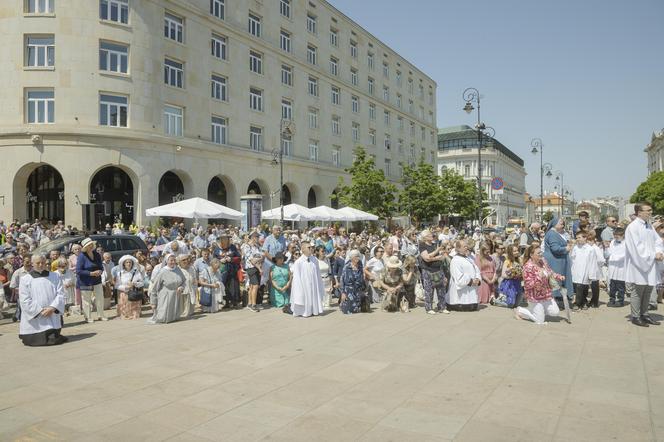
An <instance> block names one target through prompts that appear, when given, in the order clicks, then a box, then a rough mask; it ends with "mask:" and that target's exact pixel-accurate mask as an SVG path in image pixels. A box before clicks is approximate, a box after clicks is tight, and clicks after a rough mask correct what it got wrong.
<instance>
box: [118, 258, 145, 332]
mask: <svg viewBox="0 0 664 442" xmlns="http://www.w3.org/2000/svg"><path fill="white" fill-rule="evenodd" d="M118 265H119V266H120V270H119V271H118V272H117V273H116V275H115V278H114V279H113V281H114V288H115V290H116V291H117V296H118V300H117V304H116V308H117V311H118V318H120V319H138V318H140V316H141V305H142V304H143V281H144V280H143V274H142V273H141V272H140V271H139V269H138V260H137V259H136V258H134V257H133V256H131V255H124V256H122V257H121V258H120V260H119V261H118ZM139 295H140V298H139Z"/></svg>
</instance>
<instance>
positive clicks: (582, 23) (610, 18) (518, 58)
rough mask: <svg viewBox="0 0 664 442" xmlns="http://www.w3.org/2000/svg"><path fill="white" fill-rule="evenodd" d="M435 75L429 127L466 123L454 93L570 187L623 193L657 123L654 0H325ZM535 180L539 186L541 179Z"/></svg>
mask: <svg viewBox="0 0 664 442" xmlns="http://www.w3.org/2000/svg"><path fill="white" fill-rule="evenodd" d="M330 1H331V3H332V4H333V5H334V6H335V7H336V8H337V9H339V10H340V11H341V12H343V13H344V14H346V15H347V16H349V17H350V18H351V19H353V20H355V21H356V22H357V23H359V24H360V25H361V26H362V27H364V28H365V29H367V30H368V31H369V32H371V33H372V34H373V35H375V36H376V37H377V38H379V39H380V40H382V41H383V42H384V43H386V44H387V45H388V46H390V47H391V48H393V49H394V50H396V51H397V52H398V53H399V54H400V55H402V56H404V57H405V58H406V59H407V60H409V61H410V62H411V63H413V64H415V65H416V66H417V67H418V68H419V69H421V70H422V71H423V72H425V73H426V74H427V75H429V76H430V77H431V78H433V79H434V80H435V81H436V83H437V84H438V96H437V98H438V106H437V112H438V127H445V126H454V125H458V124H469V125H471V126H472V125H473V122H474V120H475V119H476V118H477V116H476V115H474V114H471V116H468V115H466V113H465V112H463V111H462V110H461V108H462V107H463V105H464V103H463V101H462V98H461V94H462V92H463V90H464V89H465V88H466V87H475V88H477V89H479V90H480V92H481V94H482V120H484V121H485V123H486V124H487V125H490V126H492V127H494V128H495V130H496V138H497V139H498V140H500V141H501V142H502V143H503V144H505V145H506V146H507V147H509V148H510V149H512V150H513V151H514V152H515V153H516V154H517V155H519V156H521V157H522V158H523V159H524V161H525V162H526V172H527V173H528V176H527V177H526V188H527V190H528V191H529V192H531V193H533V194H535V195H538V194H539V156H537V157H535V156H534V155H532V154H531V153H530V149H531V148H530V140H531V139H532V138H533V137H539V138H541V139H542V140H543V142H544V161H545V162H550V163H552V164H553V166H554V168H555V170H561V171H563V173H564V174H565V185H566V186H567V185H568V184H569V186H570V187H571V188H572V189H573V190H574V192H575V196H576V198H577V199H579V198H592V197H595V196H606V195H623V196H629V195H631V193H632V192H633V191H634V190H635V189H636V186H637V185H638V184H639V183H640V182H641V181H643V180H644V179H645V177H646V174H647V160H646V154H645V153H644V152H643V149H644V148H645V146H646V144H647V143H648V142H649V141H650V136H651V134H652V132H653V131H659V130H661V129H662V128H664V0H555V1H544V0H500V1H499V0H474V1H471V0H411V1H405V2H404V1H402V0H330ZM553 185H554V182H553V181H552V180H548V181H547V180H546V178H545V182H544V187H545V190H546V189H552V188H553Z"/></svg>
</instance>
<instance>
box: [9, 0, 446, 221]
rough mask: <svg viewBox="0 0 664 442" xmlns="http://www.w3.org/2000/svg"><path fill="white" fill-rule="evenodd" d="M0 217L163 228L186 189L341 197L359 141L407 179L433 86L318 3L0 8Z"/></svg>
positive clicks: (224, 194)
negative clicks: (164, 214) (155, 209)
mask: <svg viewBox="0 0 664 442" xmlns="http://www.w3.org/2000/svg"><path fill="white" fill-rule="evenodd" d="M0 29H2V45H1V46H0V60H2V62H0V74H1V75H2V78H3V82H2V85H1V86H0V151H1V152H2V154H3V158H4V160H5V161H3V162H2V163H1V164H0V174H1V175H2V176H3V177H4V180H3V183H4V184H3V185H2V188H1V189H0V196H1V197H2V202H3V204H2V205H1V206H0V219H5V220H7V219H9V218H17V219H20V220H24V219H33V218H42V217H43V218H46V219H48V220H51V221H53V220H56V219H64V220H65V222H66V223H67V224H72V225H74V226H84V227H96V226H99V225H103V224H104V223H106V222H109V221H113V220H115V219H121V220H122V221H124V222H125V223H128V222H130V221H132V220H134V221H136V222H138V223H141V224H143V223H147V222H150V221H152V220H151V219H148V218H146V217H145V216H144V213H145V209H146V208H149V207H152V206H157V205H159V204H163V203H168V202H172V201H174V200H177V199H181V198H187V197H191V196H202V197H207V198H209V199H211V200H213V201H216V202H220V203H222V204H226V205H228V206H230V207H234V208H238V207H239V205H240V204H239V202H240V196H241V195H243V194H247V193H257V194H261V195H263V202H264V207H266V208H269V207H270V206H273V207H276V206H277V205H278V204H279V182H280V180H279V167H278V166H275V165H274V162H275V161H273V160H274V159H275V156H274V152H277V151H279V149H280V148H283V151H284V154H285V158H284V174H285V176H284V183H285V200H286V202H289V201H292V202H296V203H300V204H303V205H309V206H312V205H320V204H330V197H331V195H332V194H333V192H334V190H335V187H336V186H337V182H338V177H339V176H340V175H344V171H343V170H344V167H348V166H349V165H350V164H351V163H352V158H353V149H354V147H355V146H357V145H363V146H365V147H366V149H367V151H368V153H369V154H370V155H373V156H374V158H375V160H376V164H377V165H378V166H379V167H382V168H384V169H385V171H386V172H387V175H388V176H389V177H390V178H391V179H393V180H397V179H398V178H399V170H398V169H399V168H398V165H399V163H400V162H402V161H410V159H411V158H419V157H420V155H422V154H424V155H425V157H426V158H428V159H430V160H431V161H433V160H434V157H435V149H436V129H435V121H436V101H435V100H436V84H435V82H434V81H433V80H432V79H431V78H429V77H427V76H426V75H425V74H424V73H422V72H421V71H420V70H418V69H417V68H416V67H415V66H413V65H412V64H410V63H409V62H408V61H406V60H405V59H404V58H403V57H402V56H400V55H399V54H397V53H395V52H394V51H393V50H392V49H390V48H389V47H387V46H386V45H385V44H383V43H382V42H380V41H379V40H378V39H376V38H375V37H374V36H372V35H371V34H370V33H369V32H367V31H366V30H364V29H363V28H361V27H360V26H359V25H357V24H356V23H355V22H353V21H352V20H351V19H350V18H348V17H346V16H345V15H344V14H343V13H341V12H340V11H338V10H337V9H335V8H334V7H333V6H332V5H330V4H329V3H327V2H326V1H322V0H269V1H265V0H242V1H240V0H187V1H175V0H140V1H138V0H86V1H80V0H57V1H56V0H39V1H37V0H3V1H2V2H0Z"/></svg>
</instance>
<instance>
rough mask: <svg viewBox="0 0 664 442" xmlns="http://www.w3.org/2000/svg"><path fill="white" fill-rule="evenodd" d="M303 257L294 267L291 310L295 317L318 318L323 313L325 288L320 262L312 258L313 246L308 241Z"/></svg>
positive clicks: (304, 244)
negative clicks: (319, 266)
mask: <svg viewBox="0 0 664 442" xmlns="http://www.w3.org/2000/svg"><path fill="white" fill-rule="evenodd" d="M301 248H302V256H300V257H299V258H298V259H297V261H295V263H293V266H292V267H291V272H293V282H292V285H291V295H290V299H291V310H292V311H293V316H303V317H305V318H306V317H308V316H311V315H313V316H318V315H319V314H321V313H323V296H324V295H325V286H324V284H323V278H322V277H321V276H320V269H319V268H318V260H317V259H316V258H315V257H314V256H312V254H311V253H312V249H313V247H312V245H311V243H309V242H307V241H303V242H302V244H301Z"/></svg>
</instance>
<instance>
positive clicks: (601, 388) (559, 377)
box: [0, 293, 664, 442]
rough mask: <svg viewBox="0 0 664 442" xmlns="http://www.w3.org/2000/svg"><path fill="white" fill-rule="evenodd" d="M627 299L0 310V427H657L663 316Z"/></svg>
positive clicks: (249, 432)
mask: <svg viewBox="0 0 664 442" xmlns="http://www.w3.org/2000/svg"><path fill="white" fill-rule="evenodd" d="M602 297H603V300H605V294H604V293H603V294H602ZM627 315H628V308H627V307H625V308H622V309H609V308H606V307H605V306H604V305H602V307H601V308H600V309H591V310H588V311H583V312H580V313H575V314H573V323H572V324H571V325H570V324H567V323H566V322H564V321H556V322H551V323H549V324H547V325H543V326H536V325H534V324H532V323H528V322H525V321H517V320H514V319H513V317H512V315H511V312H510V311H509V310H507V309H504V308H499V307H487V308H484V309H482V310H481V311H480V312H478V313H453V314H451V315H437V316H430V315H426V314H424V309H423V308H421V307H419V308H416V309H414V310H413V311H411V312H410V313H405V314H404V313H385V312H380V311H374V312H373V313H371V314H356V315H352V316H344V315H341V314H340V313H339V312H338V311H336V310H332V311H330V312H328V313H326V314H325V315H324V316H322V317H318V318H309V319H302V318H292V317H288V316H286V315H284V314H283V313H281V311H280V310H278V309H269V310H264V311H262V312H260V313H258V314H256V313H252V312H249V311H246V310H243V311H231V312H220V313H216V314H206V315H198V316H197V317H196V318H195V319H193V320H188V321H182V322H178V323H174V324H168V325H158V326H150V325H147V324H146V323H145V320H140V321H122V320H118V319H115V320H112V321H108V322H96V323H94V324H86V323H83V322H82V321H81V320H80V318H67V319H66V322H67V326H66V327H65V330H64V333H65V334H66V335H68V336H70V337H71V342H69V343H67V344H65V345H63V346H59V347H49V348H27V347H24V346H23V345H22V344H21V343H20V341H19V340H18V337H17V326H16V325H15V324H11V323H8V322H7V321H4V322H3V323H2V324H0V354H1V355H2V367H3V376H0V440H3V441H4V440H9V441H14V440H22V441H24V440H30V441H41V440H44V441H46V440H48V441H51V440H74V441H76V440H79V441H86V442H88V441H116V440H123V441H133V440H145V441H151V440H170V441H210V440H213V441H215V440H224V441H233V440H237V441H251V440H270V441H300V440H301V441H312V440H316V441H328V440H329V441H346V440H347V441H355V440H358V441H400V442H401V441H445V440H459V441H487V440H491V441H494V440H496V441H500V440H505V441H519V440H524V441H532V440H537V441H539V440H545V441H584V440H588V441H605V440H626V441H641V440H643V441H653V440H663V441H664V326H661V327H650V328H636V327H634V326H632V325H631V324H629V323H628V321H627V319H626V318H627Z"/></svg>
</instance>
